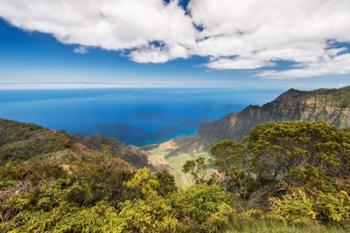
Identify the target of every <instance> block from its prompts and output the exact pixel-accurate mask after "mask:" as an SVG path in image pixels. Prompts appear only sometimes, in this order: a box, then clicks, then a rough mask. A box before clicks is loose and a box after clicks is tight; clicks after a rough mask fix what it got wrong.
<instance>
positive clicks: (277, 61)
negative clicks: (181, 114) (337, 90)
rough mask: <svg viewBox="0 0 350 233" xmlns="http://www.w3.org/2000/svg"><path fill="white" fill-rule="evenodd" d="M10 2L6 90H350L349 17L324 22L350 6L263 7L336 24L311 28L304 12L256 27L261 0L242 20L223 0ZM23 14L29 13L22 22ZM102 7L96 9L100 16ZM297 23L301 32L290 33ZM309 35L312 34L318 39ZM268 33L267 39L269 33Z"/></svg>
mask: <svg viewBox="0 0 350 233" xmlns="http://www.w3.org/2000/svg"><path fill="white" fill-rule="evenodd" d="M13 2H16V1H13V0H12V1H9V0H0V83H2V84H0V85H2V86H6V85H5V84H4V83H38V82H41V83H56V84H55V85H58V84H57V83H58V82H63V83H91V85H94V84H96V83H104V84H105V85H110V84H111V83H113V84H115V85H122V86H123V85H125V86H141V87H142V86H174V87H176V86H185V87H236V88H241V89H259V88H261V89H280V88H291V87H294V88H299V89H312V88H317V87H339V86H344V85H349V84H350V68H349V67H350V59H349V58H350V52H349V48H350V46H349V42H350V35H349V31H350V23H348V22H347V21H349V22H350V18H349V20H344V21H339V22H338V18H339V17H332V15H327V14H330V12H336V13H337V15H338V16H339V15H340V16H341V15H342V14H344V17H349V16H348V15H349V14H348V12H349V11H347V10H350V4H348V3H343V5H341V4H339V3H338V4H337V3H334V1H328V5H327V7H328V8H330V9H329V11H328V10H326V8H325V6H323V7H319V5H320V3H319V4H318V5H317V4H316V5H307V6H303V5H297V4H294V5H292V6H287V5H286V6H284V5H278V4H274V3H273V2H274V1H271V0H269V1H267V2H266V6H265V5H264V7H266V12H268V13H269V11H270V12H274V11H275V10H276V9H281V11H282V12H283V10H288V9H289V11H290V8H291V7H292V9H294V8H295V9H296V10H298V9H299V8H300V9H304V8H306V9H308V8H307V7H309V8H312V12H316V13H314V14H315V15H314V17H315V18H316V19H315V20H317V19H318V18H320V19H321V18H325V17H324V16H325V15H326V16H329V17H328V19H327V20H328V21H330V23H329V25H328V24H327V23H323V24H322V22H321V23H320V24H321V26H319V25H318V23H316V21H315V22H308V21H307V20H306V19H307V17H308V15H309V12H308V11H307V10H306V11H305V15H303V14H299V13H298V15H296V18H295V19H294V20H292V21H290V20H291V19H290V18H291V17H290V16H288V15H286V16H283V14H281V15H278V14H277V15H274V14H269V16H264V15H262V16H261V18H260V19H256V20H257V21H259V22H260V24H261V25H262V26H265V27H262V26H260V24H258V23H256V24H254V23H251V21H254V18H253V20H250V21H247V20H246V19H245V17H250V15H256V12H254V9H255V11H256V9H260V8H261V7H260V6H259V3H258V1H254V0H250V1H248V2H250V4H251V5H249V8H246V6H245V5H244V4H243V5H242V4H237V6H236V7H237V8H238V9H239V8H240V7H242V11H243V13H244V14H243V13H242V15H240V13H239V11H238V10H237V12H238V13H237V14H236V15H235V11H232V10H234V9H235V8H232V7H231V8H232V9H230V7H228V5H227V4H229V1H226V0H220V1H216V3H215V1H213V0H203V1H198V0H192V1H180V2H177V1H167V2H168V3H161V2H162V1H160V0H159V1H157V0H150V1H149V4H148V5H145V6H146V7H145V6H143V5H142V8H141V7H140V6H138V4H140V3H139V2H137V1H134V0H131V1H123V0H118V1H114V3H115V2H117V3H119V4H121V6H122V7H125V10H124V11H120V12H114V11H108V8H107V10H105V8H103V7H104V5H103V4H102V3H105V5H107V6H108V4H111V8H113V5H112V3H111V1H110V0H102V1H100V2H101V4H102V5H101V6H100V5H93V6H90V8H87V9H81V8H83V7H77V6H78V5H79V4H76V5H75V4H72V3H71V1H62V3H56V4H52V5H47V4H48V3H47V2H46V1H41V0H40V1H39V2H36V3H37V5H40V4H41V5H40V7H38V6H37V7H35V4H34V6H33V4H32V5H30V4H31V0H30V1H23V3H20V2H17V4H13ZM238 2H243V1H238ZM270 2H271V4H270ZM315 2H316V3H317V2H318V1H315ZM323 2H327V1H323ZM332 2H333V3H332ZM26 4H28V5H26ZM94 4H98V3H94ZM152 4H153V5H152ZM213 4H214V5H213ZM344 4H345V5H344ZM53 5H54V6H53ZM240 5H242V6H240ZM118 6H119V5H118ZM213 6H215V7H213ZM321 6H322V4H321ZM45 8H47V9H49V10H54V8H57V9H58V10H60V9H70V11H67V12H62V14H60V15H58V16H57V17H56V15H54V13H52V14H53V15H51V14H50V13H47V12H48V11H44V12H42V11H41V10H42V9H45ZM148 8H149V9H148ZM213 8H215V9H213ZM227 8H228V10H231V12H232V13H231V15H230V16H227V17H226V16H225V17H226V18H225V17H222V16H221V15H222V14H223V15H225V12H222V11H224V10H225V9H227ZM284 8H286V9H284ZM23 9H26V11H27V14H25V15H24V16H23ZM96 9H99V10H98V11H97V13H96V12H94V11H95V10H96ZM123 9H124V8H123ZM140 9H141V10H140ZM247 9H248V10H247ZM129 10H130V12H132V13H130V14H129V15H128V14H127V13H125V12H127V11H129ZM17 11H18V12H17ZM135 11H139V12H136V13H137V14H136V13H135ZM245 11H246V12H245ZM72 12H73V13H72ZM157 12H160V14H159V17H158V16H153V15H155V13H157ZM124 13H125V14H126V15H127V16H128V17H127V18H123V17H126V16H125V14H124ZM133 13H135V14H133ZM148 14H149V15H148ZM96 15H98V16H96ZM140 15H146V16H147V15H148V17H147V20H148V19H149V22H148V21H147V22H143V21H144V20H143V19H142V18H141V19H140V17H141V16H140ZM271 15H272V16H271ZM92 16H94V17H95V16H96V17H97V18H93V17H92ZM161 17H165V18H164V19H163V18H161ZM271 17H272V19H270V18H271ZM284 17H285V18H284ZM92 18H93V19H92ZM153 18H154V19H153ZM288 18H289V19H288ZM340 18H341V17H340ZM107 19H108V20H107ZM113 19H118V20H116V21H113ZM124 19H125V21H123V20H124ZM152 20H154V21H152ZM162 20H163V21H164V23H163V22H162ZM264 20H265V21H266V22H265V21H264ZM271 20H274V21H271ZM277 20H280V21H282V22H283V23H284V24H285V25H289V26H290V27H291V30H287V31H285V29H284V28H285V25H282V26H280V25H274V23H273V22H276V21H277ZM302 20H306V21H305V22H304V23H303V25H304V24H305V28H303V27H301V28H300V26H301V25H299V22H301V21H302ZM90 21H91V22H90ZM120 22H123V23H120ZM155 22H156V23H157V24H155ZM317 22H318V21H317ZM102 23H103V27H102V26H101V24H102ZM264 24H266V25H264ZM72 25H73V26H72ZM115 25H117V26H115ZM227 25H229V26H227ZM332 25H333V26H332ZM334 25H336V26H334ZM294 26H295V28H297V29H298V31H294V32H293V34H291V32H290V31H293V30H292V29H293V27H294ZM331 26H332V27H331ZM328 27H330V28H333V29H332V30H329V28H328ZM334 27H337V28H335V29H334ZM101 28H102V29H101ZM169 28H171V30H170V33H169ZM232 28H235V29H234V31H232V30H233V29H232ZM236 28H238V29H236ZM266 28H267V29H266ZM323 28H324V29H323ZM116 29H120V31H118V30H116ZM122 29H123V30H122ZM310 29H312V30H314V33H313V34H312V35H311V36H310V33H309V31H310ZM345 29H348V30H345ZM264 30H266V32H265V33H262V32H264ZM327 30H328V31H329V33H328V32H327ZM295 33H299V34H298V35H297V36H296V35H295ZM328 34H329V35H328ZM276 37H277V39H276ZM286 38H287V39H286ZM258 42H259V43H258Z"/></svg>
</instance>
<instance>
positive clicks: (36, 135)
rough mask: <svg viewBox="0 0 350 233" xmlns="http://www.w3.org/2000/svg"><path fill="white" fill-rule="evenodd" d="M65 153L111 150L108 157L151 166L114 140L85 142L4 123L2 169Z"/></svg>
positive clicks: (1, 121)
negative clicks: (53, 154)
mask: <svg viewBox="0 0 350 233" xmlns="http://www.w3.org/2000/svg"><path fill="white" fill-rule="evenodd" d="M65 150H70V151H76V152H84V151H89V150H97V151H101V150H108V151H107V152H108V153H110V154H112V155H114V156H115V157H117V158H119V159H121V160H123V161H125V162H127V163H129V164H131V165H132V166H133V167H135V168H141V167H146V166H151V165H149V162H148V159H147V156H146V154H145V153H144V152H142V151H141V150H139V149H137V148H136V147H134V146H131V145H124V144H122V143H120V142H118V141H117V140H114V139H109V138H105V137H102V136H100V135H93V136H91V137H88V138H83V137H80V136H73V135H69V134H67V133H65V132H57V131H55V130H50V129H45V128H43V127H40V126H37V125H35V124H27V123H19V122H15V121H10V120H5V119H0V165H1V164H2V163H5V162H6V161H26V160H29V159H32V158H34V157H36V156H39V155H43V154H49V153H57V152H60V151H65Z"/></svg>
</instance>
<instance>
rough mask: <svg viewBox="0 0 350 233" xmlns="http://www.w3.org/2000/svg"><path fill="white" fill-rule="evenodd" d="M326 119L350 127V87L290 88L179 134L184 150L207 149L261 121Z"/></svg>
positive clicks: (236, 138)
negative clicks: (191, 132)
mask: <svg viewBox="0 0 350 233" xmlns="http://www.w3.org/2000/svg"><path fill="white" fill-rule="evenodd" d="M297 120H302V121H325V122H328V123H330V124H333V125H335V126H337V127H339V128H348V127H350V87H345V88H341V89H318V90H315V91H309V92H307V91H298V90H295V89H290V90H289V91H287V92H285V93H283V94H282V95H280V96H279V97H278V98H277V99H275V100H274V101H272V102H270V103H267V104H265V105H263V106H261V107H260V106H248V107H246V108H245V109H243V110H242V111H241V112H238V113H232V114H229V115H227V116H225V117H224V118H222V119H220V120H217V121H212V122H208V123H206V124H204V125H202V126H201V128H200V129H199V131H198V134H197V135H196V136H194V137H185V138H178V139H177V140H176V141H177V143H178V145H179V147H180V148H181V150H185V151H189V152H195V151H201V150H207V149H208V148H209V147H211V146H212V145H214V144H215V143H217V142H219V141H220V140H224V139H233V140H236V141H239V140H240V139H242V138H243V137H244V136H246V135H247V134H248V133H249V131H250V129H251V128H253V127H255V126H256V125H258V124H262V123H267V122H277V121H297Z"/></svg>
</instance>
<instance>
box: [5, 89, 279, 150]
mask: <svg viewBox="0 0 350 233" xmlns="http://www.w3.org/2000/svg"><path fill="white" fill-rule="evenodd" d="M280 93H281V90H271V91H266V90H264V91H251V90H249V91H242V90H241V91H239V90H237V89H215V88H207V89H200V88H154V89H152V88H130V89H125V88H124V89H79V90H72V89H66V90H0V118H5V119H11V120H16V121H21V122H31V123H35V124H39V125H41V126H44V127H47V128H51V129H56V130H65V131H67V132H69V133H73V134H81V135H83V136H89V135H92V134H96V133H98V134H101V135H104V136H106V137H112V138H116V139H119V140H120V141H121V142H123V143H127V144H134V145H137V146H142V145H147V144H154V143H160V142H164V141H167V140H169V139H171V138H174V137H178V136H184V135H193V134H195V133H196V131H197V130H198V128H199V126H200V125H201V124H202V123H204V122H207V121H210V120H215V119H219V118H221V117H223V116H225V115H226V114H228V113H232V112H237V111H240V110H241V109H243V108H244V107H246V106H247V105H249V104H254V105H261V104H264V103H266V102H269V101H272V100H273V99H274V98H276V97H277V96H278V95H279V94H280Z"/></svg>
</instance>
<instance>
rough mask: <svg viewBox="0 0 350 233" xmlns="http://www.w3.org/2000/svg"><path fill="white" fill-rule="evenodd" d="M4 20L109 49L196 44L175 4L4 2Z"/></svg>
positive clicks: (156, 0) (155, 0) (0, 9)
mask: <svg viewBox="0 0 350 233" xmlns="http://www.w3.org/2000/svg"><path fill="white" fill-rule="evenodd" d="M0 16H2V17H4V18H5V19H6V20H8V21H9V22H11V23H12V24H14V25H15V26H18V27H20V28H23V29H26V30H31V31H40V32H46V33H50V34H53V35H54V36H55V37H56V38H57V39H58V40H60V41H61V42H63V43H68V44H79V45H82V46H94V47H100V48H103V49H108V50H122V49H133V48H139V47H143V46H148V45H149V44H150V42H153V41H161V42H162V43H164V44H166V45H169V46H176V45H178V44H181V45H187V44H192V43H194V42H195V29H194V28H193V25H192V21H191V18H190V17H189V16H186V15H185V11H184V10H183V9H182V8H181V7H180V6H179V5H178V2H177V1H172V2H170V3H169V4H165V3H164V2H163V1H162V0H141V1H140V0H98V1H96V0H74V1H72V0H60V1H48V0H0Z"/></svg>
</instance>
